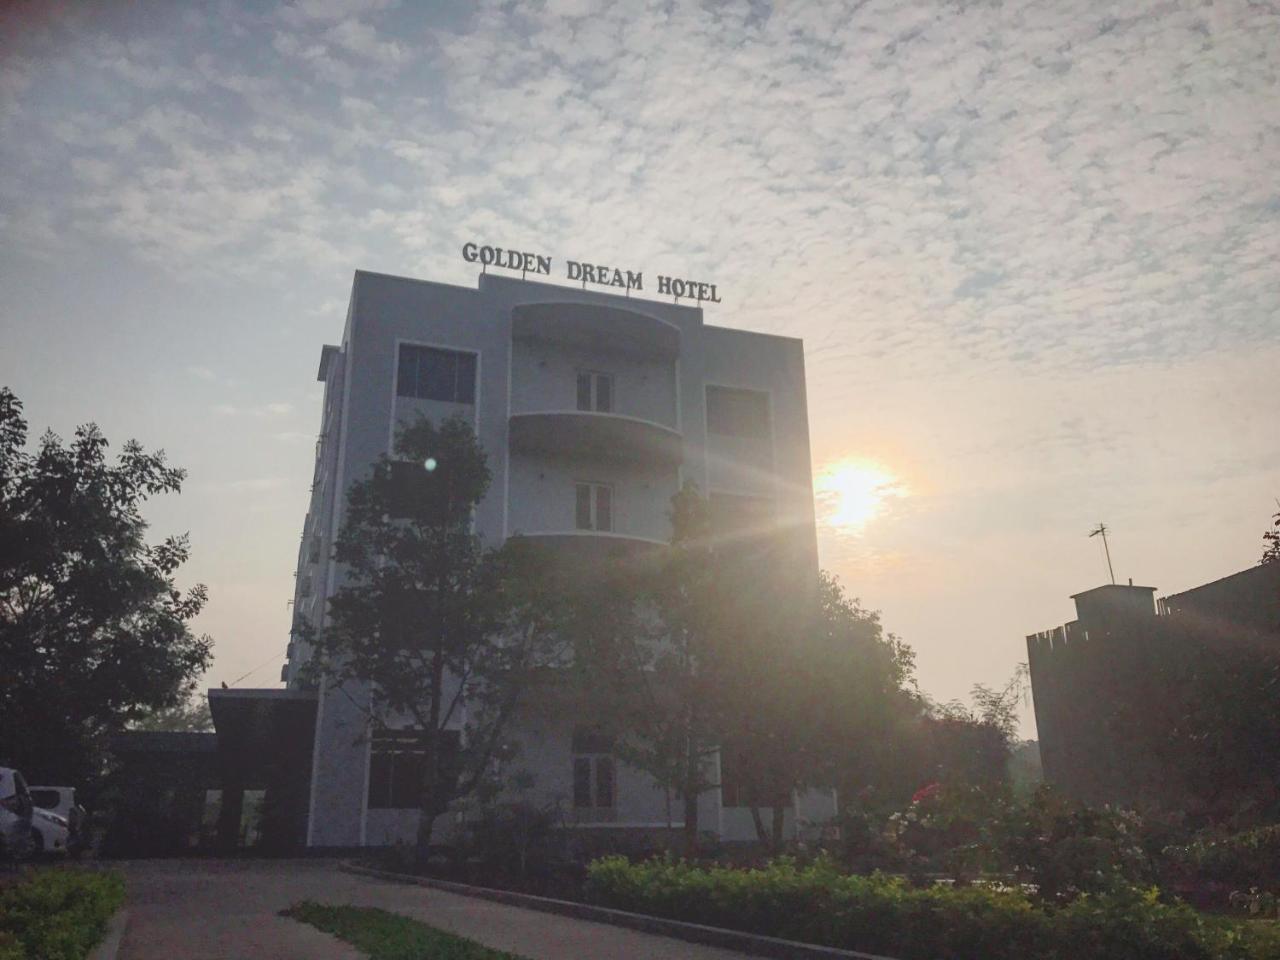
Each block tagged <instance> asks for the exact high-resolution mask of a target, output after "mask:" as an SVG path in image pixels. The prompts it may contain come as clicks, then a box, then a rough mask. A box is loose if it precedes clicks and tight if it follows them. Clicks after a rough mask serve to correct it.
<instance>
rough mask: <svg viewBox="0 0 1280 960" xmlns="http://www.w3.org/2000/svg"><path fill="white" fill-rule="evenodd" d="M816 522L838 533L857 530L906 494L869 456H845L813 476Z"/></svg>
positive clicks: (900, 484) (902, 485) (882, 467)
mask: <svg viewBox="0 0 1280 960" xmlns="http://www.w3.org/2000/svg"><path fill="white" fill-rule="evenodd" d="M813 487H814V500H815V501H816V502H817V506H818V522H819V523H821V524H822V525H823V526H825V527H828V528H830V529H833V530H835V531H837V532H839V533H861V532H862V531H863V530H864V529H865V528H866V526H867V524H869V523H870V522H871V521H872V520H874V519H875V518H876V517H878V516H880V515H881V514H882V513H883V512H884V511H885V509H886V506H887V504H888V501H890V500H894V499H897V498H899V497H903V496H906V493H907V489H906V486H905V485H904V484H903V483H902V481H901V480H900V479H899V478H898V477H897V476H895V475H894V473H893V472H892V471H891V470H889V469H888V468H887V467H885V466H884V465H883V464H880V463H877V462H875V461H873V460H861V459H845V460H838V461H836V462H835V463H830V464H828V465H827V466H825V467H823V468H822V469H821V470H820V471H818V476H817V478H816V479H815V480H814V484H813Z"/></svg>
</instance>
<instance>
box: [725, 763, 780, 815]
mask: <svg viewBox="0 0 1280 960" xmlns="http://www.w3.org/2000/svg"><path fill="white" fill-rule="evenodd" d="M745 761H746V758H745V757H743V756H742V755H741V754H738V753H736V752H734V751H732V750H721V751H720V805H721V806H724V807H763V806H768V804H766V803H764V802H763V800H764V798H763V796H762V791H760V790H759V789H757V788H756V786H755V784H753V783H752V782H751V778H750V777H749V776H748V775H747V770H748V769H749V767H748V764H747V763H746V762H745Z"/></svg>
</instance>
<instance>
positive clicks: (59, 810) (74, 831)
mask: <svg viewBox="0 0 1280 960" xmlns="http://www.w3.org/2000/svg"><path fill="white" fill-rule="evenodd" d="M30 791H31V802H32V803H34V804H35V805H36V810H37V811H39V810H44V811H47V812H48V813H51V814H54V815H55V816H57V817H59V818H61V819H62V821H63V822H64V824H65V826H66V828H67V832H68V834H69V836H68V837H67V844H66V849H67V851H68V852H70V853H72V854H75V853H79V852H80V851H81V850H83V849H85V848H86V847H87V846H88V845H89V823H88V817H87V816H86V814H85V809H84V807H82V806H80V804H78V803H76V788H75V787H43V786H41V787H31V788H30ZM46 849H47V847H46Z"/></svg>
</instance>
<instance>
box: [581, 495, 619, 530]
mask: <svg viewBox="0 0 1280 960" xmlns="http://www.w3.org/2000/svg"><path fill="white" fill-rule="evenodd" d="M574 492H575V497H576V502H575V504H574V513H575V517H576V522H577V526H578V529H579V530H602V531H606V532H607V531H610V530H612V529H613V487H611V486H609V485H608V484H607V483H578V484H574Z"/></svg>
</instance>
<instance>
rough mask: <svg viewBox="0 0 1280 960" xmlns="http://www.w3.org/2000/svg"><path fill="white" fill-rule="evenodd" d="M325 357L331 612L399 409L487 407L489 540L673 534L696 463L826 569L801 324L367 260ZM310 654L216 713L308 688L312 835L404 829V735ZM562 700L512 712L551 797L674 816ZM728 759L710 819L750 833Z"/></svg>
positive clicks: (311, 565)
mask: <svg viewBox="0 0 1280 960" xmlns="http://www.w3.org/2000/svg"><path fill="white" fill-rule="evenodd" d="M318 379H319V380H320V381H321V382H323V383H324V385H325V387H324V411H323V424H322V427H321V433H320V440H319V443H318V445H317V450H316V464H315V476H314V485H313V487H312V493H311V505H310V510H309V512H308V513H307V517H306V521H305V525H304V528H303V533H302V545H301V549H300V551H299V559H298V573H297V584H298V585H297V591H296V596H295V604H296V608H297V612H298V613H299V614H301V615H303V616H304V617H306V618H307V619H308V620H309V621H310V622H312V623H313V624H316V625H317V626H318V627H319V628H320V629H323V624H324V611H325V609H326V601H327V598H328V597H329V596H331V595H332V594H333V592H334V591H335V590H336V589H337V588H338V587H339V586H340V585H341V584H342V577H343V571H342V568H341V567H340V566H339V565H337V564H335V563H333V562H332V560H331V554H332V547H333V543H334V539H335V537H336V536H337V534H338V531H339V529H340V527H341V524H342V519H343V509H344V505H345V497H344V493H345V490H346V489H347V488H348V486H349V485H350V484H351V483H352V482H354V481H356V480H358V479H361V478H363V477H365V476H366V475H367V473H368V471H369V469H370V467H371V465H372V464H373V463H374V461H375V460H377V458H378V457H379V456H381V455H383V454H388V455H390V454H391V453H392V440H393V436H394V434H395V430H396V425H397V423H399V422H401V421H405V420H409V419H414V418H417V417H418V416H419V415H425V416H427V417H429V418H433V419H435V418H444V417H448V416H454V415H459V416H462V417H464V418H466V419H467V420H469V421H470V422H471V423H473V424H474V426H475V430H476V434H477V436H478V437H479V440H480V443H481V445H482V446H483V448H484V450H485V451H486V453H487V455H488V459H489V467H490V469H491V471H492V474H493V482H492V485H491V487H490V489H489V492H488V494H487V496H486V497H485V499H484V500H483V501H482V502H481V504H480V505H479V508H478V511H477V514H476V530H477V532H478V533H479V535H480V536H481V537H482V538H483V539H484V540H485V541H486V542H487V543H489V544H493V545H496V544H498V543H500V542H501V541H503V540H504V539H505V538H506V537H508V536H512V535H515V534H522V535H524V536H528V537H536V538H538V539H540V540H542V541H544V542H546V543H548V544H551V545H554V547H555V548H556V549H557V550H564V551H575V552H578V553H580V554H586V555H590V553H589V552H590V551H599V552H600V553H601V554H602V555H604V554H610V553H618V552H631V551H636V552H639V551H647V550H658V549H661V548H662V544H664V543H665V542H667V541H668V540H669V538H670V535H671V530H670V522H669V518H668V513H669V510H670V501H671V497H672V495H673V494H675V493H676V491H677V490H678V489H679V487H680V485H681V483H682V482H683V481H684V480H685V479H692V480H694V481H696V483H697V485H698V486H699V488H700V489H701V490H702V491H703V492H704V493H706V494H708V495H709V496H710V497H712V499H713V505H720V506H723V507H725V508H727V510H726V511H724V512H726V515H732V514H735V513H740V511H744V510H745V511H746V512H747V513H749V514H751V515H756V516H759V515H761V513H762V512H763V513H764V514H767V515H768V514H771V515H773V516H776V517H786V518H787V525H788V528H789V529H792V530H794V531H798V533H797V537H798V539H799V543H800V545H801V546H800V550H801V555H802V557H803V558H804V559H803V561H802V562H803V563H805V564H812V567H813V569H814V572H815V573H816V569H817V553H816V542H815V535H814V524H813V495H812V478H811V472H810V460H809V427H808V419H807V414H806V406H805V378H804V354H803V349H802V344H801V342H800V341H799V340H796V339H791V338H787V337H778V336H770V335H764V334H758V333H750V332H747V331H742V330H733V329H729V328H726V327H719V326H712V325H710V324H707V323H704V319H703V312H702V310H701V309H699V308H697V307H691V306H684V305H677V304H673V303H663V302H658V301H654V300H642V299H639V298H638V297H634V296H633V297H626V296H622V295H614V294H606V293H602V292H596V291H593V290H586V289H578V288H574V287H564V286H557V285H552V284H546V283H535V282H527V281H524V280H519V279H516V278H514V277H506V276H499V275H493V274H482V275H481V276H480V278H479V284H478V286H477V287H476V288H470V287H459V286H453V285H450V284H443V283H434V282H429V281H423V280H414V279H409V278H405V277H394V276H386V275H383V274H376V273H367V272H364V271H359V272H357V273H356V275H355V282H354V284H353V286H352V290H351V301H350V306H349V307H348V311H347V320H346V328H345V330H344V331H343V336H342V342H341V344H340V345H330V346H325V347H324V348H323V350H322V351H321V355H320V366H319V374H318ZM307 656H308V650H307V649H306V648H305V645H303V644H302V643H301V642H295V643H290V645H289V654H288V662H287V663H286V664H285V667H284V671H283V679H284V680H285V681H286V683H287V686H288V689H287V690H286V691H275V692H274V693H268V692H266V691H261V692H258V691H252V692H251V691H244V692H243V695H241V694H240V692H238V691H223V692H221V693H220V692H219V691H213V692H212V695H211V697H210V699H211V702H212V705H213V709H214V712H215V719H217V718H218V716H219V715H221V716H222V717H223V718H224V719H225V720H226V721H227V723H226V725H227V726H228V727H234V725H235V721H236V719H237V716H236V715H237V714H242V713H243V714H244V715H246V716H247V715H248V714H247V713H246V712H245V711H249V710H250V708H249V704H248V703H247V702H246V698H251V697H252V694H254V693H258V694H259V695H260V696H261V697H262V699H263V700H264V701H277V702H278V701H287V702H288V706H287V709H288V710H291V711H293V712H294V713H295V714H297V713H298V711H304V712H306V713H307V714H308V715H310V712H311V710H312V707H311V705H310V704H311V703H314V739H313V741H312V751H311V764H310V771H309V776H308V777H307V780H308V783H307V785H306V788H305V793H306V798H307V799H306V806H307V809H306V829H305V844H306V845H307V846H308V847H320V848H333V847H353V846H367V845H383V844H389V843H392V842H395V841H396V840H406V841H411V840H412V839H413V837H414V834H415V830H416V824H417V812H416V810H415V809H413V807H414V806H415V805H416V804H415V800H414V798H413V797H412V796H410V795H409V794H410V793H411V791H410V790H408V789H407V787H406V784H405V783H404V782H402V781H403V780H404V777H403V774H402V771H401V767H399V766H398V761H397V760H396V757H397V754H395V753H394V752H392V751H391V746H392V744H391V743H389V742H386V741H380V740H379V739H378V738H377V737H372V738H371V737H370V736H368V735H367V734H366V731H365V718H364V715H363V714H362V712H361V711H360V710H359V709H358V708H357V707H356V706H355V705H354V704H353V703H352V701H351V698H349V697H347V696H346V695H344V694H342V693H341V691H337V692H335V691H334V690H331V689H321V690H319V691H311V690H305V689H303V685H302V684H301V683H300V681H299V669H300V667H301V666H302V665H303V664H304V663H305V662H306V659H307ZM237 703H240V704H241V705H240V706H237V705H236V704H237ZM266 706H267V704H266V703H265V702H264V703H262V704H260V707H266ZM280 709H286V704H285V703H278V705H272V706H271V708H270V712H275V711H278V710H280ZM564 712H567V711H564V710H560V711H557V710H556V709H543V710H541V711H539V710H532V711H529V712H528V715H527V716H522V717H521V719H520V722H519V723H518V724H517V725H516V727H515V729H514V730H513V731H512V736H513V739H515V740H518V741H519V742H520V744H521V753H520V757H519V760H518V761H517V763H516V766H517V767H523V768H524V769H527V770H528V771H529V772H530V773H532V774H533V778H534V788H533V795H534V797H535V798H536V799H538V800H540V801H543V802H558V803H559V805H560V807H561V809H562V810H563V811H564V814H565V820H566V822H567V823H569V824H572V825H579V826H584V827H585V826H591V827H592V828H593V829H599V828H607V827H615V828H623V827H626V828H655V829H656V828H662V827H666V826H679V816H680V810H681V806H680V804H679V802H678V801H673V803H672V804H671V807H670V808H668V806H667V803H666V798H665V796H664V794H663V793H662V791H661V790H659V789H658V788H656V787H655V786H654V784H653V783H652V782H650V781H649V780H648V778H647V777H646V776H645V775H644V774H642V773H640V772H638V771H636V770H632V769H630V768H628V767H626V766H625V765H623V764H621V763H620V762H617V761H615V760H614V759H613V758H612V757H610V756H609V755H608V752H607V751H608V747H607V744H600V743H595V742H592V738H591V737H590V736H589V735H586V733H585V731H583V730H581V729H579V728H577V727H576V725H575V721H576V720H580V719H582V718H578V717H574V716H564V715H558V714H562V713H564ZM223 725H224V724H223V723H219V732H220V735H221V733H222V727H223ZM299 772H300V773H301V771H299ZM725 774H726V781H725V789H724V790H711V791H708V792H707V793H706V794H704V795H703V796H702V797H701V799H700V807H699V819H700V826H701V827H702V828H703V829H707V830H711V831H714V832H717V833H718V834H720V835H721V836H722V837H723V838H724V839H727V840H735V839H740V840H747V839H751V838H753V837H754V830H753V828H752V824H751V818H750V814H749V811H748V810H747V809H746V808H744V807H737V806H734V805H733V804H734V803H735V802H736V800H735V797H734V796H733V794H734V792H735V791H734V790H733V789H732V787H731V786H730V784H729V782H728V779H727V778H728V776H729V771H725ZM298 787H299V791H298V793H299V795H298V801H301V799H302V797H301V795H300V794H301V784H299V785H298ZM299 805H300V803H299ZM668 809H671V810H674V812H675V816H676V818H677V819H676V822H675V823H672V822H671V821H670V820H669V819H668ZM795 812H796V813H798V814H799V815H800V816H801V817H803V818H806V819H821V818H825V817H827V816H830V815H831V814H832V813H833V812H834V811H833V810H832V798H831V797H830V796H828V795H826V794H823V795H820V796H819V795H816V794H815V795H810V796H806V797H804V798H797V806H796V810H795ZM300 839H301V838H300Z"/></svg>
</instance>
